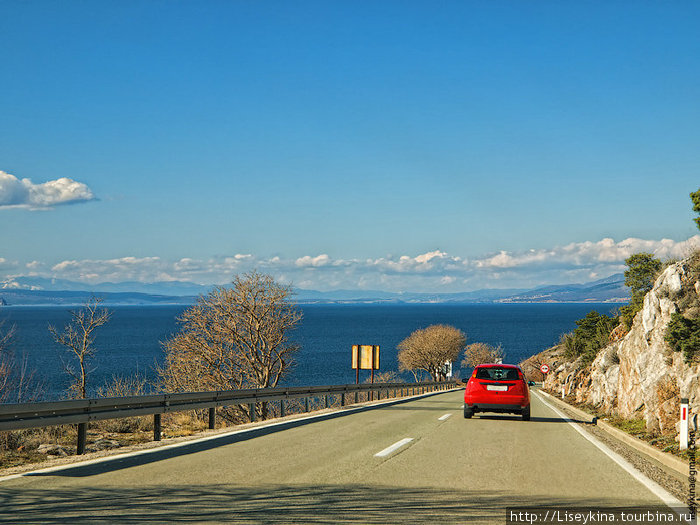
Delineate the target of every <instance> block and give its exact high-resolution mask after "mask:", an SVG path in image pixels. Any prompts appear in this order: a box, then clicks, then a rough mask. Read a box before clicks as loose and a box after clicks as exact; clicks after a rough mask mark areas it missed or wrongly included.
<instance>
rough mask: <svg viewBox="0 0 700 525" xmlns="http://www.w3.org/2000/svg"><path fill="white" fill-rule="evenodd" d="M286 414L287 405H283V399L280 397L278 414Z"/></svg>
mask: <svg viewBox="0 0 700 525" xmlns="http://www.w3.org/2000/svg"><path fill="white" fill-rule="evenodd" d="M286 415H287V407H286V406H285V405H284V399H280V416H281V417H285V416H286Z"/></svg>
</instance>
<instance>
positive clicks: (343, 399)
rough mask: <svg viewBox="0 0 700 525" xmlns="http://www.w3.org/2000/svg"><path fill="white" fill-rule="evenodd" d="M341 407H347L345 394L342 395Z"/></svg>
mask: <svg viewBox="0 0 700 525" xmlns="http://www.w3.org/2000/svg"><path fill="white" fill-rule="evenodd" d="M340 406H341V407H344V406H345V392H343V393H342V394H340Z"/></svg>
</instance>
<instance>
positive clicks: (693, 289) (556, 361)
mask: <svg viewBox="0 0 700 525" xmlns="http://www.w3.org/2000/svg"><path fill="white" fill-rule="evenodd" d="M699 262H700V261H698V256H697V254H696V255H695V256H694V257H691V258H689V259H686V260H684V261H681V262H678V263H675V264H672V265H670V266H669V267H668V268H666V269H665V270H664V271H663V273H662V274H661V275H660V276H659V277H658V279H657V280H656V282H655V283H654V287H653V289H652V290H651V291H650V292H649V293H647V295H646V297H645V299H644V306H643V308H642V310H641V311H640V312H639V313H638V314H637V316H636V317H635V319H634V323H633V325H632V328H631V329H630V331H629V332H628V333H627V334H625V335H624V336H623V337H621V338H620V339H619V340H616V341H614V342H611V343H610V344H609V345H608V346H606V347H605V348H604V349H602V350H601V351H600V352H599V353H598V355H597V357H596V358H595V360H594V361H593V363H591V364H590V365H589V366H584V365H583V364H582V363H581V361H580V360H578V361H575V362H567V361H566V360H565V359H564V357H563V354H562V352H556V351H555V352H551V351H550V353H549V354H548V355H547V356H546V359H548V360H549V361H550V366H551V368H552V372H551V373H550V374H548V376H547V379H546V381H545V384H544V386H545V388H546V389H549V390H552V391H555V392H557V393H559V392H561V390H562V388H563V389H564V391H565V393H566V395H572V396H574V397H575V398H576V400H577V401H579V402H583V403H589V404H592V405H595V406H597V407H599V408H601V409H603V410H604V411H605V412H607V413H610V414H615V415H619V416H622V417H626V418H633V417H642V418H644V419H645V420H646V425H647V430H649V431H658V432H661V433H664V434H671V433H674V432H677V431H678V429H677V422H678V414H679V403H680V398H681V397H687V398H689V399H690V407H691V413H698V412H700V380H699V378H700V366H698V365H697V364H696V363H693V364H692V365H687V364H686V363H685V362H684V360H683V356H682V355H681V353H680V352H673V351H672V350H671V348H670V347H669V346H668V344H667V343H666V342H665V340H664V336H665V332H666V326H667V325H668V323H669V321H670V320H671V315H672V314H673V313H675V312H680V313H683V314H686V315H687V314H690V315H693V316H696V315H697V311H696V310H697V308H698V305H699V304H700V279H699V277H698V274H699V272H698V266H700V265H699V264H698V263H699ZM543 357H544V356H543Z"/></svg>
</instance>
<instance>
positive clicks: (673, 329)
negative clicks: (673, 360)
mask: <svg viewBox="0 0 700 525" xmlns="http://www.w3.org/2000/svg"><path fill="white" fill-rule="evenodd" d="M665 339H666V342H667V343H668V344H669V346H670V347H671V348H672V349H673V351H674V352H682V353H683V359H684V361H685V362H686V363H691V362H692V361H693V360H694V359H695V356H696V355H700V319H686V318H685V317H683V316H682V315H681V314H679V313H675V314H673V315H672V316H671V321H670V322H669V323H668V326H667V327H666V337H665Z"/></svg>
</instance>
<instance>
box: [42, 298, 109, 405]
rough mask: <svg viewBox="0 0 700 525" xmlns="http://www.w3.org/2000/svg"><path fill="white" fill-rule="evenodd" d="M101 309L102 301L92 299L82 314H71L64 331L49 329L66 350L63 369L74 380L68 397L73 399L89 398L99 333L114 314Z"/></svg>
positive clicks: (73, 312) (81, 310)
mask: <svg viewBox="0 0 700 525" xmlns="http://www.w3.org/2000/svg"><path fill="white" fill-rule="evenodd" d="M101 305H102V299H100V298H97V297H92V298H90V299H89V300H88V301H87V302H86V303H85V305H84V306H83V307H82V308H81V309H80V310H73V311H71V313H70V316H71V321H70V322H69V323H68V324H67V325H66V326H65V327H64V328H63V331H59V330H58V329H57V328H56V327H55V326H51V325H49V332H50V333H51V336H52V337H53V339H54V341H56V342H57V343H58V344H60V345H61V346H63V347H65V348H66V351H67V354H68V357H67V358H66V359H65V360H62V362H63V369H64V370H65V372H66V374H68V376H69V377H70V386H69V387H68V395H69V397H71V398H73V399H86V398H87V397H88V377H89V375H90V373H91V372H92V371H93V370H94V369H93V368H92V361H93V359H94V358H95V352H96V351H97V349H96V347H95V336H96V333H95V332H96V331H97V329H98V328H99V327H101V326H104V325H105V324H107V323H108V322H109V320H110V318H111V317H112V312H111V311H109V310H107V309H106V308H103V307H102V306H101Z"/></svg>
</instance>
